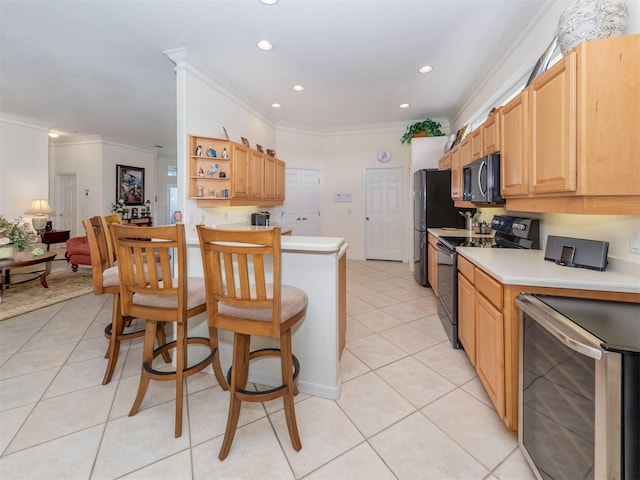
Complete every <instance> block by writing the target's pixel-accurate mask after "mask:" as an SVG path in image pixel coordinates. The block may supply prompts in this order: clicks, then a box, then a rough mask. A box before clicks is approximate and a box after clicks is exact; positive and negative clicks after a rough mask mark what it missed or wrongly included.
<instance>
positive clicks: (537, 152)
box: [529, 51, 577, 193]
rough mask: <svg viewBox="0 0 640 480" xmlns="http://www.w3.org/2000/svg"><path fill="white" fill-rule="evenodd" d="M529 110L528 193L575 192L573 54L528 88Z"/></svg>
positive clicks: (575, 143) (574, 76)
mask: <svg viewBox="0 0 640 480" xmlns="http://www.w3.org/2000/svg"><path fill="white" fill-rule="evenodd" d="M529 109H530V116H531V139H532V141H531V145H530V148H529V155H530V164H531V185H530V190H531V192H533V193H550V192H575V190H576V183H577V173H576V148H577V142H576V123H577V119H576V53H575V51H573V52H571V53H569V54H568V55H567V56H565V57H564V58H563V59H562V60H561V61H560V62H558V63H557V64H556V65H554V66H553V67H551V69H550V70H549V71H547V72H546V73H545V75H543V76H541V77H539V78H538V79H537V80H536V81H534V82H533V85H532V86H531V87H530V89H529Z"/></svg>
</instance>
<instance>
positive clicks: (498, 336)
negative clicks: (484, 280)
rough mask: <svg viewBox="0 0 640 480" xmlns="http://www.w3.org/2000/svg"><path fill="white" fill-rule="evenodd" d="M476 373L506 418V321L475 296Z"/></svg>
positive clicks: (498, 409) (479, 297)
mask: <svg viewBox="0 0 640 480" xmlns="http://www.w3.org/2000/svg"><path fill="white" fill-rule="evenodd" d="M475 327H476V371H477V372H478V377H479V378H480V381H481V382H482V385H484V388H485V390H486V391H487V394H488V395H489V398H491V401H492V402H493V405H494V406H495V407H496V411H497V412H498V415H500V418H503V417H504V411H505V405H504V388H505V381H504V380H505V379H504V317H503V316H502V312H500V310H498V309H497V308H496V307H495V306H493V305H492V304H491V302H489V300H487V299H486V298H485V297H484V296H483V295H482V294H480V293H477V292H476V325H475Z"/></svg>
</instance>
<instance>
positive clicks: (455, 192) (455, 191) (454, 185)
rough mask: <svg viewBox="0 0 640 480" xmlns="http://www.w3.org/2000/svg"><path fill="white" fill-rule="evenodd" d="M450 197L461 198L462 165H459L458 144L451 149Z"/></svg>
mask: <svg viewBox="0 0 640 480" xmlns="http://www.w3.org/2000/svg"><path fill="white" fill-rule="evenodd" d="M450 154H451V198H452V199H453V200H462V165H460V145H456V146H455V147H453V148H452V149H451V152H450Z"/></svg>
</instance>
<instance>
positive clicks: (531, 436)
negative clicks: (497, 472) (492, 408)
mask: <svg viewBox="0 0 640 480" xmlns="http://www.w3.org/2000/svg"><path fill="white" fill-rule="evenodd" d="M516 303H517V305H518V306H519V307H520V310H521V325H520V341H521V348H520V409H519V412H520V414H519V443H520V446H521V448H522V449H523V451H524V453H525V457H527V460H528V461H529V463H530V464H531V465H532V467H533V469H534V470H535V471H536V473H537V475H538V478H545V479H546V478H549V479H565V478H581V479H587V478H596V479H600V478H606V479H632V478H633V479H637V478H640V455H639V454H638V452H640V321H639V319H640V304H637V303H623V302H611V301H605V300H591V299H579V298H565V297H551V296H546V295H531V294H521V295H519V296H518V297H517V298H516Z"/></svg>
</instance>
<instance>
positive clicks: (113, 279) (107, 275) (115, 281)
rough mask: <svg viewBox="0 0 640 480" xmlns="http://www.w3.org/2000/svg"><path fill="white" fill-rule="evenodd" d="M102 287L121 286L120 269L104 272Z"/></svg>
mask: <svg viewBox="0 0 640 480" xmlns="http://www.w3.org/2000/svg"><path fill="white" fill-rule="evenodd" d="M102 285H103V286H104V287H115V286H120V277H119V276H118V267H110V268H107V269H106V270H105V271H104V272H102Z"/></svg>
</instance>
